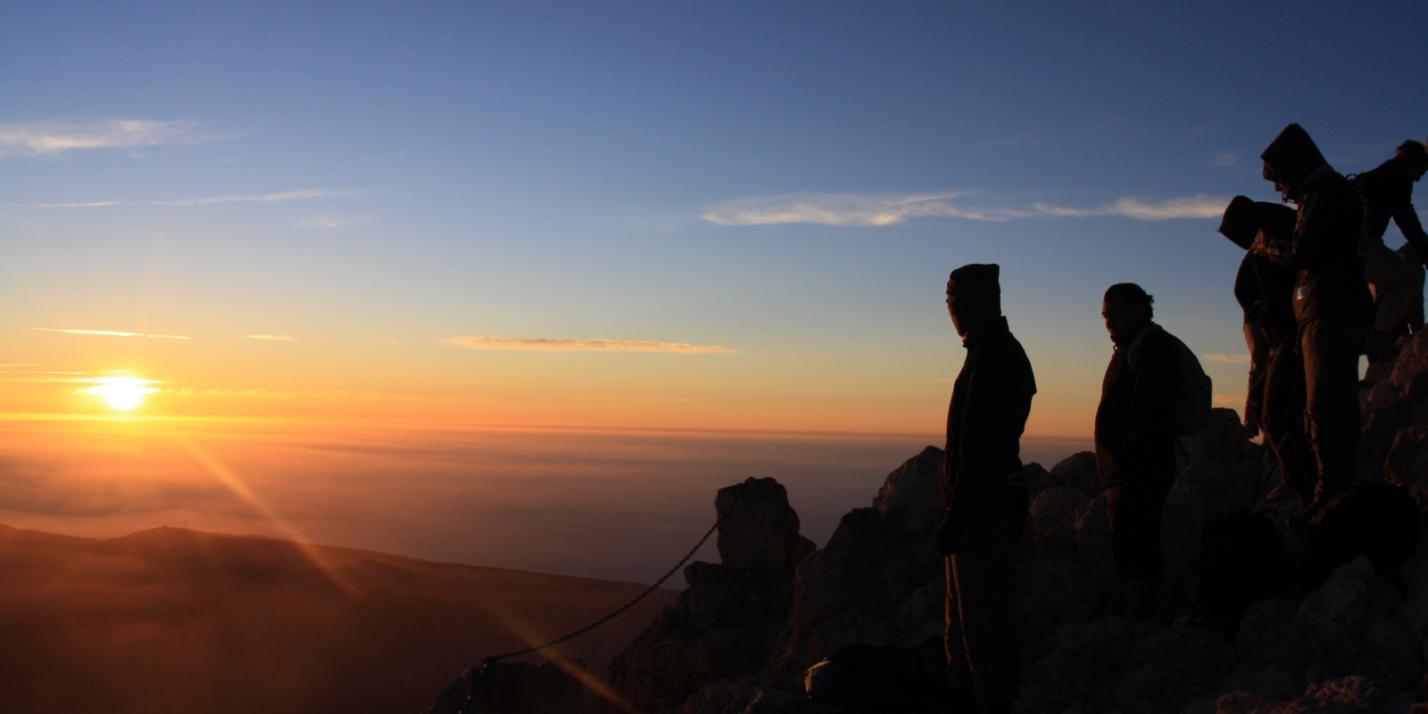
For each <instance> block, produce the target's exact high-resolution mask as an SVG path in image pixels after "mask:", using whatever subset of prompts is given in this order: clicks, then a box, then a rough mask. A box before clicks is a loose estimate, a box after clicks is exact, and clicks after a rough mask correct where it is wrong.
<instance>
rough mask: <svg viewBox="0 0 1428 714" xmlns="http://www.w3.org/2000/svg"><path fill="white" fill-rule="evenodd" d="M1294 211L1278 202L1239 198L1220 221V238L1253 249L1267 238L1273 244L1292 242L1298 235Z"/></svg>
mask: <svg viewBox="0 0 1428 714" xmlns="http://www.w3.org/2000/svg"><path fill="white" fill-rule="evenodd" d="M1294 220H1295V214H1294V209H1292V208H1288V207H1286V206H1284V205H1281V204H1278V203H1269V202H1268V201H1255V200H1252V199H1250V198H1249V197H1247V196H1235V197H1234V200H1232V201H1230V205H1229V206H1228V207H1226V208H1225V215H1224V218H1222V219H1221V220H1220V235H1223V236H1224V237H1226V238H1229V239H1230V240H1231V241H1234V243H1235V245H1237V246H1239V247H1241V248H1244V249H1245V250H1250V249H1252V248H1254V245H1255V243H1254V242H1255V240H1256V239H1258V238H1259V237H1260V236H1265V238H1266V239H1267V240H1269V241H1270V242H1272V243H1274V242H1285V241H1288V240H1289V239H1290V238H1291V237H1292V236H1293V234H1294Z"/></svg>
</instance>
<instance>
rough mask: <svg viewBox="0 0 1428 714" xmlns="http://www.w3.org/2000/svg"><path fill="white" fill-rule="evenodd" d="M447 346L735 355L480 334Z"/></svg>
mask: <svg viewBox="0 0 1428 714" xmlns="http://www.w3.org/2000/svg"><path fill="white" fill-rule="evenodd" d="M441 341H442V342H445V343H446V344H448V345H455V346H457V347H465V348H467V349H472V350H497V351H516V352H668V353H673V354H686V355H707V354H716V355H727V354H738V352H737V351H736V350H731V349H729V348H728V347H723V346H721V345H691V344H688V343H685V342H641V341H635V340H572V339H560V338H550V337H482V336H477V335H464V336H456V337H446V338H443V339H442V340H441Z"/></svg>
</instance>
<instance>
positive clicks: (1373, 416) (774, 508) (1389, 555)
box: [430, 333, 1428, 714]
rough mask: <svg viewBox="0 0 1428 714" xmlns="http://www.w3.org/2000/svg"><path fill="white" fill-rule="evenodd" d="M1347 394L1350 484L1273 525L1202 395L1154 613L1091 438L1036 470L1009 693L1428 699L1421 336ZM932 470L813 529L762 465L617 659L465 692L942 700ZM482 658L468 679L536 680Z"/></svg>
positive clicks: (1104, 698)
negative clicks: (1117, 562) (1357, 406)
mask: <svg viewBox="0 0 1428 714" xmlns="http://www.w3.org/2000/svg"><path fill="white" fill-rule="evenodd" d="M1361 401H1362V410H1363V415H1364V422H1363V437H1364V438H1363V446H1362V449H1361V459H1360V466H1359V474H1358V476H1359V484H1357V485H1356V486H1355V487H1354V488H1353V489H1352V490H1350V491H1349V492H1348V493H1347V494H1345V495H1344V496H1343V497H1342V498H1340V499H1339V500H1338V501H1337V502H1336V503H1335V505H1334V507H1333V508H1330V509H1328V510H1327V511H1325V512H1324V513H1322V514H1320V516H1319V517H1317V518H1316V519H1315V520H1314V521H1313V522H1311V523H1310V524H1308V525H1307V526H1304V527H1302V528H1290V527H1288V526H1286V525H1285V523H1286V522H1287V521H1288V520H1289V517H1290V516H1291V515H1293V514H1294V513H1295V512H1296V511H1297V510H1298V508H1299V506H1298V503H1297V501H1294V500H1293V499H1292V497H1289V496H1287V495H1286V494H1282V492H1279V491H1276V489H1275V486H1277V485H1278V483H1279V474H1278V470H1277V466H1276V465H1275V464H1274V460H1273V458H1272V457H1271V456H1270V455H1269V454H1268V453H1267V452H1266V450H1265V449H1263V448H1262V447H1260V446H1259V445H1256V444H1254V443H1252V442H1251V441H1250V439H1249V437H1248V435H1247V434H1246V432H1245V431H1244V429H1243V428H1242V427H1241V426H1240V423H1239V420H1238V418H1237V417H1236V415H1235V413H1234V412H1232V411H1230V410H1226V409H1220V410H1216V411H1215V412H1214V414H1213V418H1212V423H1211V425H1210V426H1209V427H1208V428H1207V429H1206V430H1205V431H1204V432H1202V433H1200V434H1198V435H1194V436H1192V437H1189V438H1187V439H1186V440H1185V442H1184V444H1183V446H1184V449H1183V453H1182V458H1181V462H1182V463H1181V466H1180V469H1179V474H1178V476H1177V479H1176V482H1175V485H1174V487H1173V489H1172V491H1171V493H1170V495H1169V497H1168V499H1167V502H1166V506H1165V508H1166V513H1165V519H1164V530H1163V532H1162V544H1163V548H1164V550H1165V554H1166V591H1165V597H1164V598H1163V600H1164V601H1165V603H1164V606H1163V608H1162V613H1161V616H1160V617H1157V618H1155V619H1154V620H1152V621H1147V622H1129V621H1126V620H1124V619H1121V618H1119V617H1117V616H1115V615H1114V614H1112V611H1113V606H1114V593H1115V580H1114V567H1113V565H1112V562H1111V547H1110V534H1109V525H1108V524H1107V522H1106V507H1105V498H1104V496H1102V495H1101V494H1100V488H1099V484H1098V480H1097V476H1096V467H1095V458H1094V456H1092V455H1091V454H1087V453H1081V454H1075V455H1073V456H1071V457H1069V458H1067V459H1065V460H1063V461H1062V462H1061V463H1059V464H1056V465H1055V466H1054V467H1053V468H1052V469H1051V470H1050V471H1047V470H1046V469H1044V468H1042V467H1041V466H1040V465H1037V464H1030V465H1028V466H1027V467H1026V469H1025V471H1026V474H1025V475H1026V480H1027V483H1028V484H1029V485H1030V488H1031V491H1032V501H1031V507H1030V513H1029V515H1028V518H1027V527H1026V530H1025V532H1024V535H1023V542H1022V551H1021V561H1020V568H1019V571H1018V588H1017V594H1016V609H1017V623H1018V636H1019V639H1020V644H1021V670H1022V671H1021V688H1020V698H1019V700H1018V701H1017V703H1016V705H1015V710H1016V711H1020V712H1184V713H1186V714H1202V713H1203V714H1271V713H1274V714H1280V713H1288V712H1311V711H1313V712H1407V711H1428V703H1425V702H1428V698H1425V691H1424V688H1425V684H1428V682H1425V662H1428V523H1425V521H1428V333H1420V334H1419V335H1417V336H1416V337H1415V338H1414V339H1412V340H1409V341H1408V342H1407V343H1406V344H1404V345H1403V349H1402V351H1401V353H1400V354H1399V356H1398V358H1397V359H1396V361H1394V362H1392V363H1390V364H1386V365H1378V366H1376V367H1375V368H1374V369H1372V370H1371V371H1370V373H1369V374H1368V378H1367V379H1366V380H1365V382H1364V385H1363V390H1362V391H1361ZM941 465H942V452H941V451H940V450H938V449H936V448H933V447H928V448H926V449H924V450H923V451H922V453H920V454H917V455H915V456H913V457H912V458H910V459H908V460H907V461H906V462H905V463H903V464H902V465H901V466H899V467H898V468H897V469H895V470H894V471H893V472H892V473H890V474H888V476H887V479H886V480H885V481H884V483H883V485H882V488H880V489H879V490H878V493H877V494H876V496H875V497H874V498H873V500H872V503H871V505H870V506H869V507H866V508H858V509H855V510H853V511H851V512H849V513H848V514H847V515H845V516H844V517H843V519H842V521H841V522H840V523H839V525H838V527H837V529H836V530H835V531H834V533H833V534H832V536H831V537H830V538H829V539H828V542H827V543H825V544H823V546H822V547H821V548H815V547H814V545H813V544H812V543H810V542H809V541H808V540H807V539H805V538H803V537H802V536H801V535H800V534H799V531H798V528H799V521H798V516H797V514H796V513H794V511H793V509H792V508H791V507H789V504H788V498H787V493H786V492H785V491H784V488H783V487H782V486H781V485H779V484H778V483H777V482H776V481H774V480H772V479H749V480H748V481H745V482H744V483H742V484H737V485H734V486H730V487H728V488H725V489H722V490H721V491H720V492H719V493H718V494H717V497H716V508H717V509H718V513H719V518H720V524H721V525H720V533H719V555H720V561H721V562H720V563H717V564H714V563H699V562H696V563H693V564H691V565H690V566H689V567H688V568H686V569H685V571H684V576H685V581H686V582H687V584H688V587H687V589H686V590H685V591H684V592H683V593H682V594H681V595H680V597H679V600H678V602H677V603H676V604H675V605H674V606H673V607H670V608H669V609H667V610H665V611H664V612H663V613H662V614H660V615H659V616H658V617H657V618H656V619H655V620H654V622H652V623H651V624H650V625H649V626H648V627H647V628H646V629H645V630H644V632H643V633H642V634H641V635H640V636H639V638H638V639H636V640H635V642H634V643H633V644H631V645H630V646H629V647H628V648H627V649H626V650H625V651H623V652H622V653H620V654H619V655H618V656H616V657H615V658H614V661H613V662H612V663H611V667H610V671H611V675H610V680H609V681H608V682H606V683H592V682H588V681H587V684H586V686H584V687H581V688H579V689H578V690H571V691H572V692H573V693H571V694H569V695H567V696H563V697H558V698H553V697H546V698H545V701H543V703H542V704H541V707H540V708H539V709H534V708H532V709H519V708H515V709H513V708H510V707H509V706H508V707H506V708H500V709H496V708H491V707H489V706H486V705H485V704H484V702H488V701H490V702H494V701H505V702H518V701H528V700H529V701H534V700H535V699H536V698H535V697H524V698H522V697H520V696H515V695H514V694H509V693H507V694H500V693H498V692H488V693H485V694H483V695H482V696H481V697H473V696H467V697H462V698H461V700H462V701H463V702H464V706H465V708H463V709H459V711H468V712H495V711H501V712H504V714H513V713H518V712H520V711H537V710H538V711H541V712H544V713H545V714H553V713H555V712H571V713H576V712H581V713H596V712H619V711H626V712H628V711H638V712H679V713H681V714H775V713H780V714H781V713H794V712H807V713H810V714H822V713H825V712H919V711H941V712H945V711H957V710H958V709H957V704H956V703H955V702H953V701H950V700H947V699H946V698H945V697H943V696H942V695H943V694H944V692H943V691H942V687H943V686H944V685H943V683H942V682H943V680H944V679H945V678H944V676H943V675H942V674H941V662H942V656H943V655H942V645H941V638H942V621H943V597H944V591H945V580H944V574H943V565H942V560H941V558H940V557H939V556H938V555H937V553H936V552H934V551H933V549H932V546H931V540H932V533H933V531H934V530H935V528H936V525H937V521H938V518H939V516H940V511H939V508H938V506H937V481H938V478H939V474H940V471H941ZM835 655H836V656H835ZM830 658H832V659H833V662H832V663H831V664H823V665H822V666H824V667H833V668H834V669H829V670H828V672H833V673H834V675H828V676H830V677H834V676H835V675H836V678H837V679H840V680H842V681H845V682H853V683H856V686H853V685H850V686H848V687H845V688H844V689H842V690H840V689H838V688H836V687H831V688H829V689H828V690H827V691H830V692H835V693H839V692H842V694H839V695H838V696H835V697H832V700H830V701H814V700H812V699H810V697H809V696H808V695H807V694H806V693H805V691H806V690H805V678H806V676H808V675H807V672H808V671H809V669H810V668H814V667H816V666H818V665H820V663H825V661H826V660H829V659H830ZM495 668H516V669H521V668H530V669H532V670H534V669H536V668H535V667H534V666H533V665H527V664H503V665H496V666H495ZM546 674H547V676H548V674H549V673H546ZM488 675H489V676H488V680H489V684H488V680H487V679H483V680H482V681H481V682H476V683H474V684H473V683H472V682H470V681H465V682H462V683H460V684H461V685H462V686H466V687H473V686H474V687H482V686H486V687H488V688H500V687H519V686H530V684H529V683H534V682H539V681H542V678H541V677H538V676H535V675H534V674H532V675H530V676H515V675H512V674H510V673H498V672H495V671H494V668H493V671H492V672H490V673H488ZM566 676H569V675H566ZM575 676H581V675H578V674H577V675H575ZM814 676H822V675H814ZM540 686H542V687H544V688H546V690H547V692H555V691H557V690H558V689H559V688H558V687H554V686H552V685H550V684H548V683H547V684H542V685H540ZM849 692H856V693H849ZM577 694H578V696H577ZM556 699H558V700H559V701H558V702H557V701H555V700H556ZM430 711H431V714H446V713H447V712H453V711H458V709H457V708H455V707H454V706H452V705H451V704H450V703H449V702H448V701H443V702H439V703H438V704H437V705H436V706H434V707H433V708H432V709H431V710H430ZM969 711H970V710H969Z"/></svg>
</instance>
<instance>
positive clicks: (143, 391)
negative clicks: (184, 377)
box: [84, 377, 159, 411]
mask: <svg viewBox="0 0 1428 714" xmlns="http://www.w3.org/2000/svg"><path fill="white" fill-rule="evenodd" d="M94 381H95V385H94V386H93V387H90V388H88V389H86V390H84V391H85V392H87V393H89V394H93V395H94V396H96V397H99V398H100V399H103V400H104V403H105V404H107V405H109V408H110V409H119V410H123V411H128V410H130V409H136V408H138V407H139V405H141V404H143V403H144V397H146V396H148V395H150V394H153V393H154V392H157V391H159V390H157V389H154V388H153V387H150V386H149V380H147V379H141V378H139V377H100V378H98V379H96V380H94Z"/></svg>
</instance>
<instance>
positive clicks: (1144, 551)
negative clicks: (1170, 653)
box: [1095, 283, 1199, 620]
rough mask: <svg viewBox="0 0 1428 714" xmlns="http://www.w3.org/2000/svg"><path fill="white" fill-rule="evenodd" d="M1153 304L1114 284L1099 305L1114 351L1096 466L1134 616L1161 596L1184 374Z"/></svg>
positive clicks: (1133, 288) (1100, 413) (1126, 603)
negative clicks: (1164, 517) (1163, 527)
mask: <svg viewBox="0 0 1428 714" xmlns="http://www.w3.org/2000/svg"><path fill="white" fill-rule="evenodd" d="M1154 302H1155V299H1154V298H1153V297H1151V296H1150V295H1149V294H1147V293H1146V292H1145V290H1144V289H1142V288H1141V287H1140V286H1139V285H1136V284H1134V283H1117V284H1115V285H1112V286H1111V287H1110V288H1109V289H1107V290H1106V294H1105V297H1104V299H1103V301H1102V305H1101V315H1102V316H1103V317H1104V318H1105V320H1106V331H1107V332H1109V333H1110V337H1111V342H1112V344H1113V345H1114V350H1113V351H1112V353H1111V360H1110V363H1109V364H1107V365H1106V375H1105V378H1104V379H1103V381H1102V383H1101V401H1100V404H1099V406H1098V407H1097V408H1096V428H1095V440H1096V467H1097V470H1098V471H1099V473H1100V477H1101V485H1102V487H1103V488H1104V489H1105V494H1106V514H1107V516H1108V518H1109V520H1110V526H1111V549H1112V553H1113V555H1114V558H1115V564H1116V574H1117V576H1118V578H1119V586H1120V599H1121V605H1120V606H1121V610H1122V613H1123V614H1124V615H1125V616H1126V617H1127V618H1129V619H1132V620H1143V619H1146V618H1148V617H1150V616H1152V615H1153V614H1154V613H1155V609H1156V604H1157V601H1158V598H1159V592H1160V581H1161V571H1162V569H1163V559H1162V556H1161V551H1160V523H1161V514H1162V511H1163V510H1164V507H1165V497H1166V495H1167V494H1168V493H1169V492H1170V484H1171V482H1172V481H1173V480H1174V478H1175V439H1176V432H1177V428H1176V413H1175V412H1176V403H1177V401H1178V399H1179V396H1180V393H1181V390H1182V386H1183V385H1182V382H1183V380H1184V379H1185V376H1184V374H1185V372H1184V369H1183V366H1184V365H1183V364H1182V353H1183V352H1185V349H1184V346H1183V343H1181V342H1180V340H1179V339H1177V338H1176V337H1175V336H1173V335H1171V334H1170V333H1168V332H1166V331H1165V330H1164V329H1163V328H1161V327H1160V326H1159V325H1157V324H1155V322H1154V320H1153V318H1154V316H1155V310H1154V307H1153V304H1154ZM1198 364H1199V363H1198V362H1197V363H1196V367H1197V368H1198Z"/></svg>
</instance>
